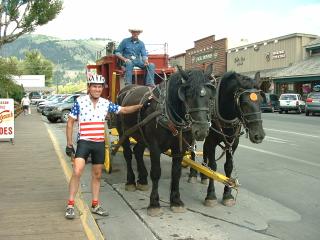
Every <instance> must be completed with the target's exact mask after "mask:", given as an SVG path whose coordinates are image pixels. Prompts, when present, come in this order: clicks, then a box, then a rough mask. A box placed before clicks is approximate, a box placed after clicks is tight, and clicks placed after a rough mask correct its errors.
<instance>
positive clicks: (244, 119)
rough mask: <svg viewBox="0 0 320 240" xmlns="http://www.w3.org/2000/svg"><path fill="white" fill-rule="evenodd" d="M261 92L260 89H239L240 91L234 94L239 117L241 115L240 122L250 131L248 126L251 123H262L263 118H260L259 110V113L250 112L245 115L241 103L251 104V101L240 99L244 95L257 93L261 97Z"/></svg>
mask: <svg viewBox="0 0 320 240" xmlns="http://www.w3.org/2000/svg"><path fill="white" fill-rule="evenodd" d="M260 92H261V90H258V89H255V88H253V89H239V90H238V91H236V92H235V94H234V100H235V102H236V106H237V110H238V111H239V115H240V117H239V118H240V121H241V123H242V125H243V126H244V128H245V129H249V128H248V125H249V124H250V123H254V122H262V119H261V117H260V118H259V115H260V116H261V110H260V108H259V111H256V112H250V113H245V112H243V110H242V108H241V103H244V102H249V101H240V98H241V96H242V95H243V94H251V93H255V94H257V95H260ZM250 116H256V117H255V118H250Z"/></svg>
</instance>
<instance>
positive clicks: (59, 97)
mask: <svg viewBox="0 0 320 240" xmlns="http://www.w3.org/2000/svg"><path fill="white" fill-rule="evenodd" d="M67 96H68V95H66V94H64V95H61V94H58V95H53V96H51V97H49V98H48V99H46V100H45V101H43V102H40V103H39V104H38V106H37V112H39V113H43V109H44V108H45V107H46V106H48V105H53V104H57V103H59V102H62V101H63V100H64V99H65V98H66V97H67Z"/></svg>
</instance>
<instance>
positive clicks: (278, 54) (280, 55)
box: [272, 50, 286, 59]
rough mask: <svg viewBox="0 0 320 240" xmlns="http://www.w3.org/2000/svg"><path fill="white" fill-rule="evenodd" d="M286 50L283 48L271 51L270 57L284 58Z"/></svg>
mask: <svg viewBox="0 0 320 240" xmlns="http://www.w3.org/2000/svg"><path fill="white" fill-rule="evenodd" d="M285 57H286V52H285V51H284V50H279V51H274V52H272V59H279V58H285Z"/></svg>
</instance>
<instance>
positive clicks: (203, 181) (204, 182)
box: [201, 178, 209, 185]
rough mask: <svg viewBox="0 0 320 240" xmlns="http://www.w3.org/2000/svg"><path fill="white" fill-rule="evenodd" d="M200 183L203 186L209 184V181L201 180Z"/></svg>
mask: <svg viewBox="0 0 320 240" xmlns="http://www.w3.org/2000/svg"><path fill="white" fill-rule="evenodd" d="M201 183H202V184H204V185H208V184H209V179H208V178H206V179H201Z"/></svg>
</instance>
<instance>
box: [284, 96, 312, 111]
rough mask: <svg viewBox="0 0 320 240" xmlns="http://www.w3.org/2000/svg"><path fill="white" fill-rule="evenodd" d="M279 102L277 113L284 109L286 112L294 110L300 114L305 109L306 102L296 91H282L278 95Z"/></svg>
mask: <svg viewBox="0 0 320 240" xmlns="http://www.w3.org/2000/svg"><path fill="white" fill-rule="evenodd" d="M279 102H280V110H279V113H282V112H283V111H285V113H288V111H296V113H299V114H300V113H301V112H303V111H305V107H306V103H305V101H303V100H302V98H301V95H300V94H298V93H283V94H281V95H280V98H279Z"/></svg>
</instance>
